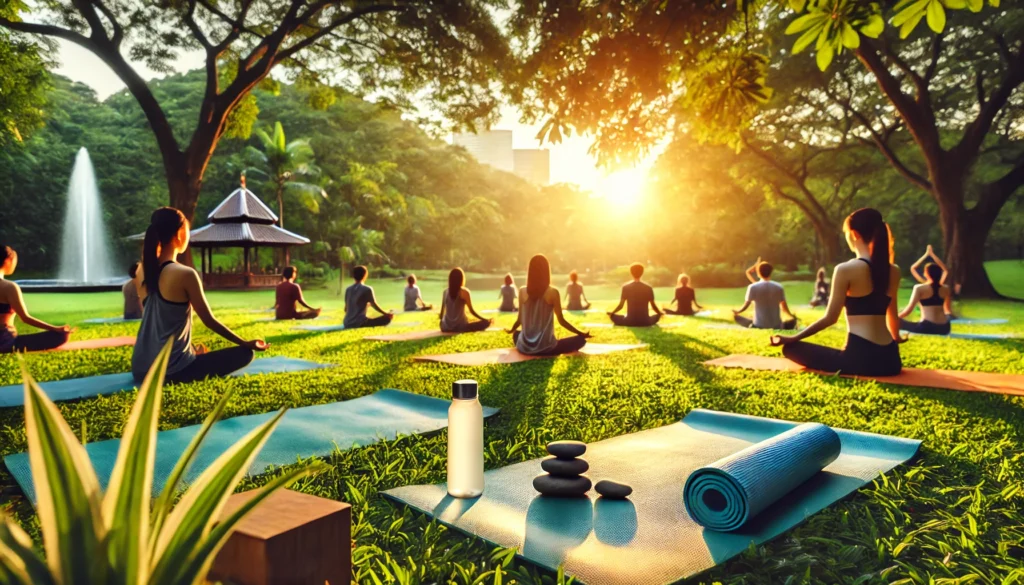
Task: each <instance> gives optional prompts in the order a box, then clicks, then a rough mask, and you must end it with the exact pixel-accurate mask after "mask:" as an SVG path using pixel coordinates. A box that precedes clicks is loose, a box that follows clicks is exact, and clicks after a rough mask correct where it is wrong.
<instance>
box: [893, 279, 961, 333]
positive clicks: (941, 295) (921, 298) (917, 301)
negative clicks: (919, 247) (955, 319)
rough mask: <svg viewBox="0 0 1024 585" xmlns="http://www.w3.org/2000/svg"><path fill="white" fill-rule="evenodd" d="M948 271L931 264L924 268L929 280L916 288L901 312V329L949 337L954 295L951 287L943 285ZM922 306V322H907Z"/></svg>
mask: <svg viewBox="0 0 1024 585" xmlns="http://www.w3.org/2000/svg"><path fill="white" fill-rule="evenodd" d="M945 272H946V271H945V270H943V269H942V267H941V266H939V265H937V264H934V263H931V262H929V263H928V264H926V265H925V267H924V273H925V275H927V277H928V279H927V280H926V281H925V282H923V283H922V284H919V285H916V286H915V287H914V294H912V295H911V296H910V302H908V303H907V306H906V308H905V309H903V310H902V311H900V329H901V330H903V331H909V332H911V333H921V334H925V335H949V318H948V317H947V315H948V314H949V312H950V308H951V307H950V304H951V303H952V298H953V295H952V294H950V292H951V291H950V290H949V287H948V286H946V285H944V284H942V276H943V274H944V273H945ZM917 305H921V320H920V321H917V322H913V321H907V320H906V319H905V317H906V316H907V315H910V314H911V313H913V312H914V308H915V307H916V306H917Z"/></svg>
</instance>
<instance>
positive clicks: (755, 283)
mask: <svg viewBox="0 0 1024 585" xmlns="http://www.w3.org/2000/svg"><path fill="white" fill-rule="evenodd" d="M755 270H756V271H757V275H758V277H759V279H755V278H754V275H753V273H754V271H755ZM771 276H772V265H771V264H769V263H767V262H762V261H761V259H760V258H758V259H757V263H756V264H754V265H753V266H751V267H750V268H748V269H747V278H749V279H750V282H751V283H752V284H751V285H750V286H748V287H747V298H746V302H745V303H743V306H742V307H740V309H739V310H738V311H733V319H734V320H735V321H736V323H738V324H740V325H742V326H744V327H754V328H756V329H796V316H794V315H793V313H792V312H791V311H790V310H789V305H788V304H786V290H785V289H784V288H782V285H781V284H779V283H777V282H774V281H773V280H772V279H771ZM750 303H754V319H753V321H751V320H750V319H748V318H746V317H744V316H742V315H741V313H743V312H744V311H746V310H747V308H748V307H749V306H750ZM780 309H781V310H780ZM781 311H785V312H786V315H788V316H789V318H788V319H786V320H785V321H783V319H782V313H781Z"/></svg>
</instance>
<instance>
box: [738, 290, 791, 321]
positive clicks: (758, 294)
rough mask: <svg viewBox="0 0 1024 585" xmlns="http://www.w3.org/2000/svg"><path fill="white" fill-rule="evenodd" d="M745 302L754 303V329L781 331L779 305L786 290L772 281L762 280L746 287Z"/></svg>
mask: <svg viewBox="0 0 1024 585" xmlns="http://www.w3.org/2000/svg"><path fill="white" fill-rule="evenodd" d="M746 300H747V301H750V302H752V303H754V327H757V328H758V329H782V312H781V310H780V309H779V304H780V303H782V301H784V300H786V289H784V288H782V285H781V284H779V283H777V282H775V281H772V280H762V281H760V282H755V283H753V284H751V285H750V286H748V287H747V297H746Z"/></svg>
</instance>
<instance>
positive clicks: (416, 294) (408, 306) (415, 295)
mask: <svg viewBox="0 0 1024 585" xmlns="http://www.w3.org/2000/svg"><path fill="white" fill-rule="evenodd" d="M419 298H420V287H419V286H417V285H415V284H413V285H409V286H406V287H405V306H404V309H405V310H406V311H418V310H419V308H420V307H419V305H417V304H416V301H418V300H419Z"/></svg>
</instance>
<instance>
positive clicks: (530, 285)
mask: <svg viewBox="0 0 1024 585" xmlns="http://www.w3.org/2000/svg"><path fill="white" fill-rule="evenodd" d="M555 319H557V320H558V323H559V324H560V325H561V326H562V327H564V328H566V329H568V330H569V331H570V332H572V333H574V334H575V335H573V336H572V337H566V338H564V339H557V338H556V337H555ZM520 327H522V331H518V329H519V328H520ZM508 332H509V333H511V334H512V340H513V342H514V343H515V344H516V349H518V350H519V351H520V352H521V353H524V354H527V355H561V354H566V353H572V352H574V351H579V350H580V349H582V348H583V346H584V345H586V344H587V339H589V338H590V333H584V332H582V331H580V330H579V329H577V328H575V327H573V326H572V324H571V323H569V322H568V321H566V320H565V316H564V315H562V299H561V296H560V295H559V293H558V289H557V288H555V287H553V286H551V264H550V263H548V259H547V257H545V256H544V255H543V254H537V255H536V256H534V257H533V258H531V259H530V268H529V271H528V272H527V277H526V286H524V287H523V288H521V289H520V290H519V316H518V317H517V318H516V322H515V324H513V325H512V328H511V329H509V330H508Z"/></svg>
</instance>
